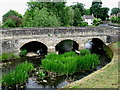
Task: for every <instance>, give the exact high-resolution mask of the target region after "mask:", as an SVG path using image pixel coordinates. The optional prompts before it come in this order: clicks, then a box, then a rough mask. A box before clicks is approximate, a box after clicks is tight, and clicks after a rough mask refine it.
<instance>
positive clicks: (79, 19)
mask: <svg viewBox="0 0 120 90" xmlns="http://www.w3.org/2000/svg"><path fill="white" fill-rule="evenodd" d="M82 21H83V20H82V16H81V12H80V11H79V9H78V8H75V10H74V23H73V25H74V26H79V25H80V24H81V23H82Z"/></svg>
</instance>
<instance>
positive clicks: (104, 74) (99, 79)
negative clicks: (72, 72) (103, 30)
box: [64, 42, 120, 88]
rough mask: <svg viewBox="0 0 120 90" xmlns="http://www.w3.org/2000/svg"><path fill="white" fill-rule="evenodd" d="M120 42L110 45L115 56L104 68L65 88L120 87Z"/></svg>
mask: <svg viewBox="0 0 120 90" xmlns="http://www.w3.org/2000/svg"><path fill="white" fill-rule="evenodd" d="M118 43H119V42H117V43H112V44H110V45H109V47H110V48H111V49H112V50H113V52H114V56H113V59H112V61H111V62H110V63H109V64H107V65H106V66H105V67H103V68H102V69H100V70H98V71H96V72H94V73H92V74H90V75H88V76H86V77H84V78H83V79H81V80H78V81H76V82H73V83H71V84H69V85H67V86H65V87H64V88H118V87H119V86H120V80H119V79H118V76H119V73H118V71H119V70H118V63H120V62H119V61H118V59H119V58H120V55H119V54H118V52H120V51H118V47H119V46H118ZM113 46H114V47H113Z"/></svg>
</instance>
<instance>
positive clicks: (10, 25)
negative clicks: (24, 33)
mask: <svg viewBox="0 0 120 90" xmlns="http://www.w3.org/2000/svg"><path fill="white" fill-rule="evenodd" d="M2 27H3V28H14V27H16V25H15V22H14V21H13V20H12V19H7V20H6V21H5V22H4V24H3V26H2Z"/></svg>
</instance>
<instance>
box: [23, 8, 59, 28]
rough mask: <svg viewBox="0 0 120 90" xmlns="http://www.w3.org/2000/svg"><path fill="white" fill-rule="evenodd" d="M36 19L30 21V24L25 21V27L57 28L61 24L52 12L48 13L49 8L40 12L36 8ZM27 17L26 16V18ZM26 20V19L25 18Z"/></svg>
mask: <svg viewBox="0 0 120 90" xmlns="http://www.w3.org/2000/svg"><path fill="white" fill-rule="evenodd" d="M33 13H34V17H33V18H31V19H29V22H27V21H25V22H24V26H26V27H56V26H60V22H59V20H58V19H57V17H56V15H55V14H53V13H52V12H51V13H50V12H48V11H47V8H42V9H41V10H39V9H38V8H35V10H34V12H33ZM25 17H26V16H25ZM25 19H26V18H25Z"/></svg>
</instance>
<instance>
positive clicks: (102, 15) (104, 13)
mask: <svg viewBox="0 0 120 90" xmlns="http://www.w3.org/2000/svg"><path fill="white" fill-rule="evenodd" d="M108 11H109V8H107V7H104V8H101V9H100V13H99V15H98V17H99V18H101V19H102V20H106V19H107V18H108V17H109V15H108Z"/></svg>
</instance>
